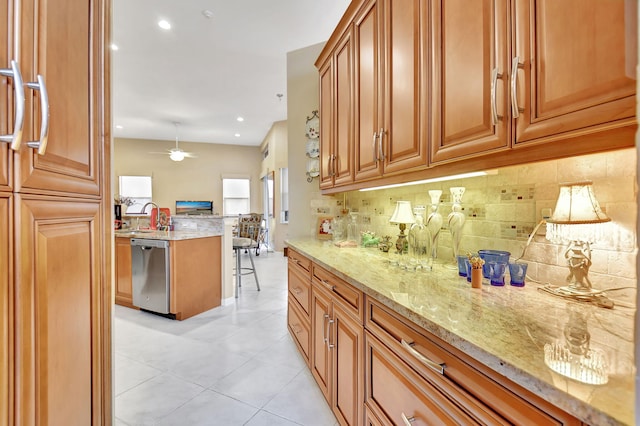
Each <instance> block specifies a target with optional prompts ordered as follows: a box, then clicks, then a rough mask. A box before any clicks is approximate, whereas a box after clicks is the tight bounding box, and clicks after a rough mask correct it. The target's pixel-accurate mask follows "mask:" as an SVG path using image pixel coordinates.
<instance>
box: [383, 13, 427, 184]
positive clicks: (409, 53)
mask: <svg viewBox="0 0 640 426" xmlns="http://www.w3.org/2000/svg"><path fill="white" fill-rule="evenodd" d="M384 5H385V8H384V12H383V16H384V22H383V28H384V30H383V33H384V34H385V38H384V41H383V43H384V52H385V53H384V59H383V61H384V85H385V89H384V97H385V98H384V102H385V132H384V134H383V135H382V137H383V142H382V143H383V146H384V150H385V153H386V154H385V155H386V158H385V164H384V172H385V174H386V173H393V172H398V171H403V170H406V169H408V168H416V167H418V168H419V167H426V166H427V132H426V123H427V120H426V113H427V106H426V105H427V104H426V100H427V69H428V64H429V63H430V61H431V59H430V57H429V55H427V54H426V53H427V52H428V51H429V49H428V44H429V37H428V36H427V33H426V24H427V21H426V16H427V10H426V7H427V6H426V5H427V2H426V1H424V0H410V1H407V0H385V1H384ZM385 139H386V140H385Z"/></svg>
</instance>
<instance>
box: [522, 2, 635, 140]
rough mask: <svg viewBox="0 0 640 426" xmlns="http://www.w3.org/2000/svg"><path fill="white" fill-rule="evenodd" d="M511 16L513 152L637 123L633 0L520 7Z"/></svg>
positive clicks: (523, 3) (535, 4) (547, 3)
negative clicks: (515, 60) (515, 113)
mask: <svg viewBox="0 0 640 426" xmlns="http://www.w3.org/2000/svg"><path fill="white" fill-rule="evenodd" d="M515 16H516V21H515V38H516V44H515V49H514V56H518V57H519V60H520V61H521V62H522V63H523V69H522V70H520V71H518V87H517V98H518V106H519V107H520V108H524V111H523V112H521V113H520V116H519V117H518V118H517V119H516V135H515V144H516V146H518V145H525V144H529V143H532V142H546V141H553V140H557V139H565V138H567V137H574V136H581V135H586V134H589V133H593V132H597V131H601V130H607V129H611V128H615V127H622V126H625V125H629V124H631V123H633V122H634V117H635V106H636V104H635V102H636V100H635V88H636V64H637V50H638V49H637V37H638V31H637V2H636V1H625V0H611V1H600V0H567V1H560V2H558V1H554V0H540V1H536V2H532V1H529V0H517V1H516V2H515Z"/></svg>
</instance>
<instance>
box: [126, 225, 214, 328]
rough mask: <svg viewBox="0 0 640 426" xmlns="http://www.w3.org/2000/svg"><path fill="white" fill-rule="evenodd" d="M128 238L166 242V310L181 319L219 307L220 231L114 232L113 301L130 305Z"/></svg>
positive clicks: (131, 289)
mask: <svg viewBox="0 0 640 426" xmlns="http://www.w3.org/2000/svg"><path fill="white" fill-rule="evenodd" d="M131 238H141V239H149V240H163V241H168V243H169V252H170V265H169V271H170V273H169V279H170V285H169V287H170V288H169V312H170V314H171V316H172V317H175V319H178V320H184V319H186V318H189V317H192V316H194V315H197V314H199V313H202V312H204V311H207V310H209V309H212V308H215V307H216V306H220V304H221V293H222V288H221V284H222V262H223V260H222V232H220V231H219V230H210V231H152V230H124V231H116V232H115V253H116V256H115V257H116V262H115V263H116V268H115V269H116V271H115V277H116V286H115V287H116V294H115V303H116V304H119V305H123V306H127V307H130V308H134V309H137V308H138V307H137V306H134V304H133V288H132V273H131Z"/></svg>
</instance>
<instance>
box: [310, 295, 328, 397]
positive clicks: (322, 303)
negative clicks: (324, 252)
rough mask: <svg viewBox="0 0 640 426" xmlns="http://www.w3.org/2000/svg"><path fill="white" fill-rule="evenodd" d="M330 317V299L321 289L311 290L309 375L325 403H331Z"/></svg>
mask: <svg viewBox="0 0 640 426" xmlns="http://www.w3.org/2000/svg"><path fill="white" fill-rule="evenodd" d="M330 315H331V299H330V297H329V296H328V295H327V294H325V293H324V291H322V290H321V289H319V288H317V287H315V286H314V287H313V288H312V290H311V362H310V363H311V373H312V374H313V377H314V378H315V379H316V382H317V383H318V386H319V387H320V390H321V391H322V393H323V395H324V397H325V399H326V400H327V402H329V403H331V398H330V395H329V391H330V387H329V385H330V380H331V378H330V374H331V358H330V355H329V348H328V345H327V339H328V333H329V327H330V326H331V324H330V323H329V320H330Z"/></svg>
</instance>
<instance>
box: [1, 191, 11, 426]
mask: <svg viewBox="0 0 640 426" xmlns="http://www.w3.org/2000/svg"><path fill="white" fill-rule="evenodd" d="M11 204H12V203H11V196H10V194H8V193H5V194H2V193H0V425H1V426H8V425H10V424H13V422H12V421H11V410H12V407H13V389H12V388H11V383H12V377H13V368H12V366H13V358H12V354H13V328H12V324H13V322H12V321H11V318H12V315H13V303H12V299H13V288H12V283H13V267H12V265H11V262H10V259H11V257H10V253H11V251H12V249H13V244H12V241H13V229H12V224H13V214H12V211H11Z"/></svg>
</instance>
